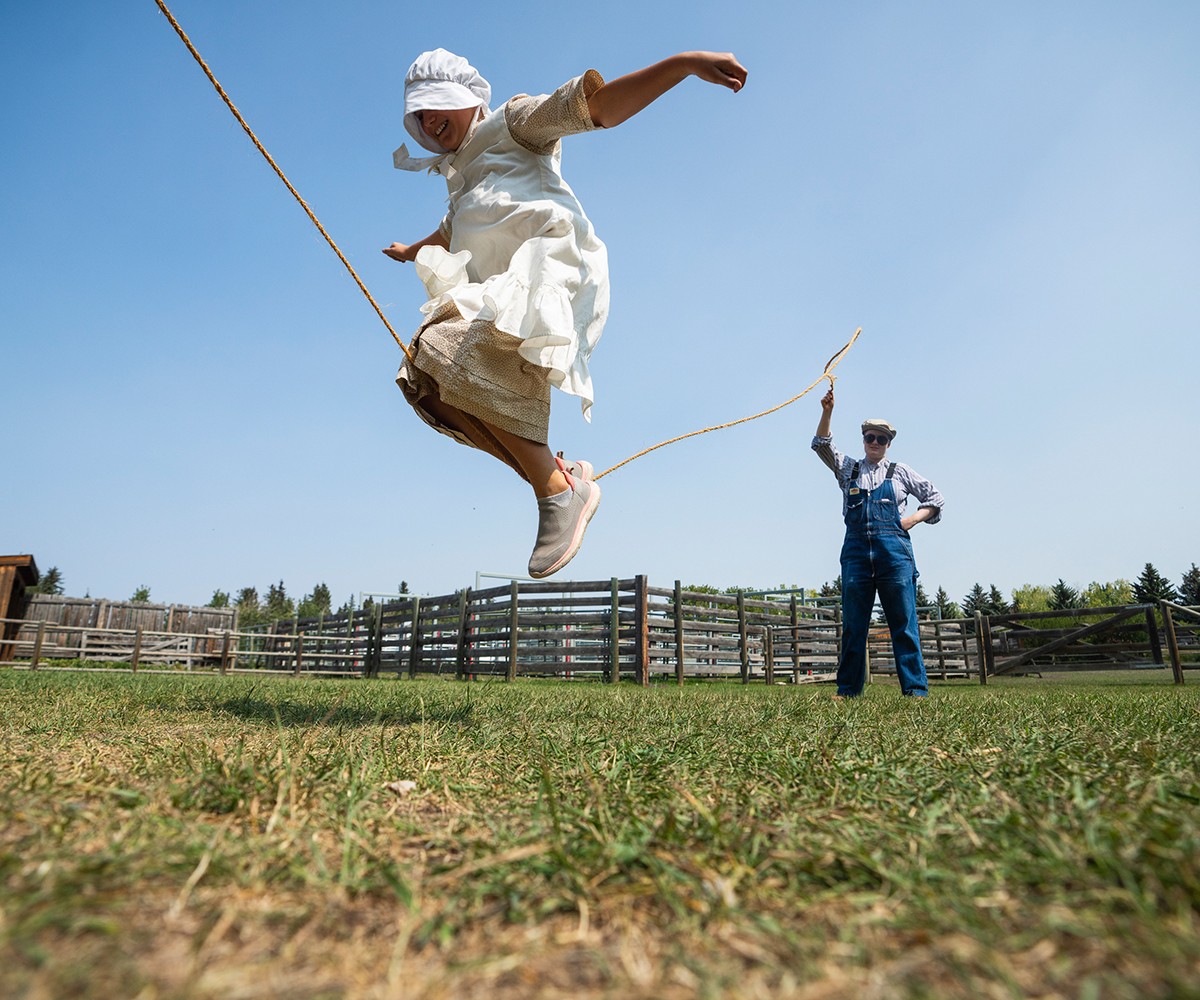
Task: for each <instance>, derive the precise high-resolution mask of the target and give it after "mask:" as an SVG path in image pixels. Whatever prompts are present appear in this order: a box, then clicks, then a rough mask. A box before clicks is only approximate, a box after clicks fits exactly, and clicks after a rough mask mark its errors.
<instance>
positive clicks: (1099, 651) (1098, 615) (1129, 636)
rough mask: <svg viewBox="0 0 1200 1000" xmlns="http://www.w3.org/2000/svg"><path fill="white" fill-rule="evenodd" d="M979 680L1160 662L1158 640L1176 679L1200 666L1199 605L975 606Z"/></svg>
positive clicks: (1157, 663) (1129, 666)
mask: <svg viewBox="0 0 1200 1000" xmlns="http://www.w3.org/2000/svg"><path fill="white" fill-rule="evenodd" d="M975 619H976V627H975V641H976V644H977V646H978V654H979V659H980V661H981V662H982V664H983V669H982V670H980V671H979V681H980V683H981V684H986V683H987V680H988V678H989V677H995V676H999V675H1004V674H1009V675H1011V674H1017V673H1033V672H1038V671H1041V670H1129V669H1135V668H1138V667H1150V666H1159V667H1161V666H1163V665H1164V663H1165V661H1164V658H1163V646H1164V642H1165V645H1166V646H1167V648H1168V650H1169V652H1170V656H1171V669H1172V672H1173V674H1174V678H1175V683H1176V684H1182V683H1183V671H1184V669H1185V668H1188V669H1192V668H1198V667H1200V657H1193V656H1190V655H1186V654H1189V653H1190V652H1191V651H1193V650H1200V638H1198V637H1200V608H1191V607H1182V606H1180V605H1177V604H1172V603H1171V602H1169V601H1160V602H1158V603H1157V604H1132V605H1125V606H1121V607H1108V608H1072V609H1063V610H1059V611H1034V612H1019V611H1018V612H1012V613H1010V614H1004V615H982V614H978V613H976V616H975Z"/></svg>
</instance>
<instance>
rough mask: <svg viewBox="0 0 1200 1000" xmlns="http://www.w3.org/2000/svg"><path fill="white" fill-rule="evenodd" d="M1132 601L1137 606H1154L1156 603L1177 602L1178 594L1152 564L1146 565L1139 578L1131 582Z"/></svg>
mask: <svg viewBox="0 0 1200 1000" xmlns="http://www.w3.org/2000/svg"><path fill="white" fill-rule="evenodd" d="M1133 599H1134V600H1135V601H1137V602H1138V604H1156V603H1157V602H1158V601H1177V600H1179V594H1178V592H1177V591H1176V590H1175V588H1174V587H1173V586H1171V581H1170V580H1168V579H1167V578H1166V577H1165V576H1163V575H1162V574H1161V573H1160V572H1159V571H1158V570H1156V569H1155V568H1154V564H1153V563H1146V568H1145V569H1144V570H1142V573H1141V576H1139V577H1138V578H1137V579H1136V580H1135V581H1134V582H1133Z"/></svg>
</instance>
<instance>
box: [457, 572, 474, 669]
mask: <svg viewBox="0 0 1200 1000" xmlns="http://www.w3.org/2000/svg"><path fill="white" fill-rule="evenodd" d="M470 603H471V588H470V587H464V588H463V589H462V590H460V591H459V593H458V648H457V649H456V650H455V651H454V679H455V680H460V681H461V680H462V679H463V678H465V677H466V676H467V629H468V628H469V627H470V620H471V619H470V615H468V614H467V608H468V606H469V605H470Z"/></svg>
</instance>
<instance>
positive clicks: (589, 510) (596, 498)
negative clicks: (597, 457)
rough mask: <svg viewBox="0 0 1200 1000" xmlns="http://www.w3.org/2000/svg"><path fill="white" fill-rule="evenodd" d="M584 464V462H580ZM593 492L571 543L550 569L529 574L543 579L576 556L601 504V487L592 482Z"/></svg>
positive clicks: (576, 524) (537, 578) (577, 523)
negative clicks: (589, 524) (584, 534)
mask: <svg viewBox="0 0 1200 1000" xmlns="http://www.w3.org/2000/svg"><path fill="white" fill-rule="evenodd" d="M580 464H582V463H580ZM591 485H592V494H591V496H589V497H588V502H587V506H586V507H584V508H583V513H582V514H581V515H580V517H579V520H578V521H576V522H575V531H574V533H573V534H572V535H571V544H570V545H569V546H568V547H567V551H566V552H564V553H563V554H562V555H561V556H560V557H559V558H558V561H557V562H555V563H554V564H553V565H552V566H550V568H549V569H544V570H542V572H540V573H530V574H529V575H530V576H531V577H533V578H534V579H535V580H542V579H544V578H545V577H548V576H553V575H554V574H555V573H557V572H558V571H559V570H560V569H562V568H563V567H564V566H565V565H566V564H567V563H569V562H570V561H571V560H572V559H574V558H575V554H576V553H577V552H578V551H579V546H581V545H582V544H583V533H584V532H585V531H586V530H587V526H588V523H589V522H590V521H591V520H592V515H593V514H595V513H596V508H597V507H599V506H600V487H599V486H598V485H596V484H595V483H592V484H591Z"/></svg>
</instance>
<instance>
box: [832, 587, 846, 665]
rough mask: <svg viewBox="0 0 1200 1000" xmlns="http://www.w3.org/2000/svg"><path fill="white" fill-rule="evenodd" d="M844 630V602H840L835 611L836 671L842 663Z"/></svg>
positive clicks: (834, 663) (834, 649) (834, 660)
mask: <svg viewBox="0 0 1200 1000" xmlns="http://www.w3.org/2000/svg"><path fill="white" fill-rule="evenodd" d="M844 631H845V630H844V629H843V628H842V602H841V601H840V600H839V601H838V602H837V604H836V605H835V606H834V609H833V636H834V648H833V669H834V670H835V671H836V670H837V668H838V667H839V666H841V663H842V639H843V638H845V636H844V635H843V633H844Z"/></svg>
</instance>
